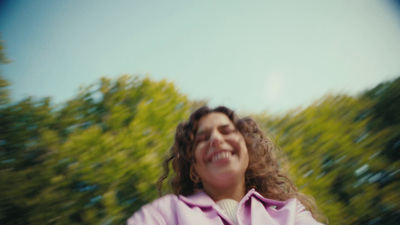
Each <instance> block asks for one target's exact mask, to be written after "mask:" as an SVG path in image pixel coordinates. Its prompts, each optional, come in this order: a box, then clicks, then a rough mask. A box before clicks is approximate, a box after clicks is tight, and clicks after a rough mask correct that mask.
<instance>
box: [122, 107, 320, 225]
mask: <svg viewBox="0 0 400 225" xmlns="http://www.w3.org/2000/svg"><path fill="white" fill-rule="evenodd" d="M170 163H171V164H172V168H173V170H174V175H173V177H172V178H171V179H170V182H171V186H172V190H173V192H174V194H175V195H172V194H171V195H166V196H164V197H161V198H159V199H157V200H155V201H154V202H153V203H151V204H148V205H145V206H143V207H142V209H141V210H139V211H138V212H136V213H135V214H134V215H133V216H132V217H131V218H129V220H128V224H129V225H133V224H253V225H256V224H287V225H289V224H296V225H301V224H304V225H313V224H321V223H319V222H317V221H316V220H315V219H314V217H313V216H316V214H315V213H312V211H313V210H312V209H313V206H315V204H314V202H313V201H312V200H311V199H310V198H309V197H306V196H304V195H302V194H300V193H299V192H297V189H296V187H295V186H294V185H293V183H292V182H291V181H290V179H289V178H288V177H287V176H286V175H284V174H283V172H282V171H281V170H280V168H279V165H278V158H277V150H276V149H275V148H274V147H273V145H272V143H271V141H270V140H269V139H267V138H266V137H265V136H264V134H263V132H262V131H261V130H260V129H259V128H258V126H257V124H256V123H255V122H254V120H252V119H251V118H243V119H239V118H238V117H237V116H236V114H235V113H234V112H233V111H232V110H230V109H228V108H226V107H223V106H220V107H217V108H215V109H210V108H208V107H206V106H205V107H202V108H199V109H198V110H196V111H195V112H194V113H193V114H192V115H191V116H190V118H189V120H188V121H187V122H184V123H181V124H179V125H178V127H177V129H176V134H175V143H174V145H173V146H172V148H171V151H170V156H169V157H168V158H167V159H166V160H165V161H164V174H163V175H162V176H161V177H160V179H159V181H158V187H159V191H160V193H161V185H162V182H163V181H164V180H165V179H167V177H168V174H169V168H170V167H169V165H170ZM314 208H315V207H314Z"/></svg>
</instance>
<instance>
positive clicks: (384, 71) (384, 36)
mask: <svg viewBox="0 0 400 225" xmlns="http://www.w3.org/2000/svg"><path fill="white" fill-rule="evenodd" d="M301 2H302V3H300V1H267V0H263V1H261V0H260V1H256V0H255V1H174V0H171V1H89V0H87V1H51V0H41V1H27V0H26V1H23V0H21V1H3V2H2V3H1V5H0V32H1V34H2V39H3V40H5V47H6V54H7V56H8V58H9V59H11V60H12V63H10V64H7V65H4V66H2V68H1V69H2V74H3V75H4V76H5V77H6V79H8V80H9V81H10V82H11V83H12V85H11V92H12V97H13V98H14V99H15V100H19V99H21V98H23V97H27V96H35V97H45V96H51V97H52V98H53V100H54V102H55V103H61V102H63V101H65V100H67V99H70V98H72V97H73V96H74V95H75V94H76V93H77V91H78V88H79V87H80V86H82V85H89V84H93V83H95V82H97V81H98V79H99V78H100V77H102V76H106V77H110V78H116V77H118V76H120V75H123V74H130V75H139V76H142V77H143V76H145V75H149V76H150V77H151V78H152V79H154V80H161V79H167V80H169V81H171V82H174V83H175V85H176V87H177V88H178V89H179V90H180V92H182V93H183V94H186V95H188V97H189V98H190V99H209V100H210V103H211V104H212V105H219V104H224V105H227V106H229V107H232V108H234V109H237V110H239V111H248V112H261V111H263V110H267V111H269V112H284V111H286V110H289V109H292V108H296V107H299V106H306V105H307V104H310V103H311V102H312V101H314V100H317V99H319V98H320V97H322V96H323V95H325V94H327V93H349V94H356V93H359V92H360V91H362V90H365V89H366V88H371V87H373V86H375V85H376V84H378V83H380V82H382V81H385V80H388V79H392V78H395V77H398V76H400V63H399V62H400V15H399V11H396V8H395V7H394V5H393V4H391V1H378V0H375V1H374V0H371V1H364V0H354V1H341V0H339V1H317V0H310V1H301ZM305 3H307V4H305Z"/></svg>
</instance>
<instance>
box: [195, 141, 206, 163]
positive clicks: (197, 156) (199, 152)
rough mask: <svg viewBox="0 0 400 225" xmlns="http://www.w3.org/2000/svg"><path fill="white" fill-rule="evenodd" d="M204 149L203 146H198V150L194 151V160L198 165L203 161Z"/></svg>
mask: <svg viewBox="0 0 400 225" xmlns="http://www.w3.org/2000/svg"><path fill="white" fill-rule="evenodd" d="M203 149H204V148H202V147H201V144H199V145H197V146H196V148H195V149H194V160H195V163H196V164H198V163H201V161H202V159H203V152H204V151H203ZM196 164H195V166H196Z"/></svg>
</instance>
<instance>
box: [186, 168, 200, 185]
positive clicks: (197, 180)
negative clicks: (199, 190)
mask: <svg viewBox="0 0 400 225" xmlns="http://www.w3.org/2000/svg"><path fill="white" fill-rule="evenodd" d="M189 176H190V180H192V181H193V183H195V184H196V185H197V184H199V183H200V182H201V178H200V176H199V175H197V173H196V171H194V168H193V166H190V173H189Z"/></svg>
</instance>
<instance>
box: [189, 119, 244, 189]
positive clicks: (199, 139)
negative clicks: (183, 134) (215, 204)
mask: <svg viewBox="0 0 400 225" xmlns="http://www.w3.org/2000/svg"><path fill="white" fill-rule="evenodd" d="M194 155H195V160H196V161H195V164H194V169H195V171H196V173H197V174H198V175H199V176H200V178H201V181H202V183H203V187H204V188H205V189H206V188H224V186H229V185H234V184H240V183H242V182H244V179H245V172H246V169H247V166H248V164H249V155H248V151H247V147H246V144H245V141H244V138H243V135H242V134H241V133H240V132H239V131H238V130H237V129H236V127H235V125H234V124H233V123H232V121H231V120H230V119H229V118H228V117H227V116H226V115H225V114H224V113H219V112H214V113H210V114H207V115H205V116H203V117H202V118H201V119H200V121H199V126H198V129H197V132H196V134H195V140H194Z"/></svg>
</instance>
